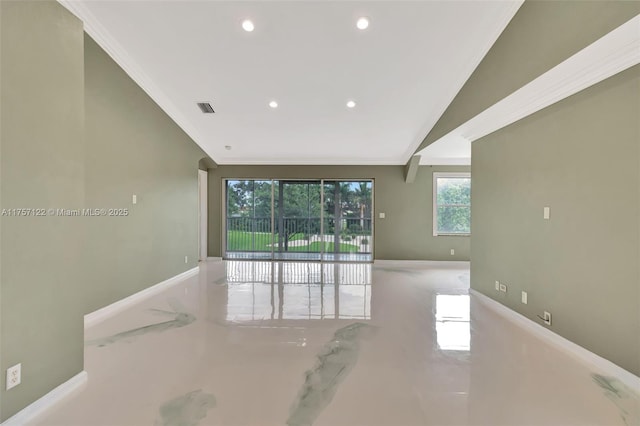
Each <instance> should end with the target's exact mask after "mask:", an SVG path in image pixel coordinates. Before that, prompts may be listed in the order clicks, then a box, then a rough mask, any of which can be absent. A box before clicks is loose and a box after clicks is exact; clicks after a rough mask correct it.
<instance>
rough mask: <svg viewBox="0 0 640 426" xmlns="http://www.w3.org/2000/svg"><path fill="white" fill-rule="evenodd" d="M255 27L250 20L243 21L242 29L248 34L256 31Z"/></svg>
mask: <svg viewBox="0 0 640 426" xmlns="http://www.w3.org/2000/svg"><path fill="white" fill-rule="evenodd" d="M254 28H255V27H254V25H253V22H252V21H251V20H249V19H245V20H244V21H242V29H243V30H245V31H246V32H248V33H250V32H251V31H253V30H254Z"/></svg>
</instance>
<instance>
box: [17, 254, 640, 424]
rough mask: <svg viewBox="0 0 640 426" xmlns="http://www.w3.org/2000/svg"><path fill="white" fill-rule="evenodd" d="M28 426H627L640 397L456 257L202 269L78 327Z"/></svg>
mask: <svg viewBox="0 0 640 426" xmlns="http://www.w3.org/2000/svg"><path fill="white" fill-rule="evenodd" d="M85 369H86V371H87V373H88V377H89V379H88V381H87V383H86V384H85V385H84V386H83V388H82V389H80V390H78V391H77V392H75V393H74V394H73V395H71V396H69V397H68V398H67V399H66V400H64V401H63V402H61V403H60V404H58V405H57V406H55V407H53V408H51V409H50V410H49V411H47V412H45V413H44V414H43V415H42V416H40V417H39V418H37V419H35V421H34V422H32V423H31V424H30V425H29V426H36V425H39V426H53V425H60V426H74V425H78V426H90V425H109V426H128V425H131V426H141V425H156V426H158V425H161V426H195V425H225V426H236V425H238V426H240V425H249V426H270V425H279V426H282V425H289V426H302V425H311V424H313V425H315V426H360V425H362V426H403V425H407V426H409V425H411V426H413V425H492V426H495V425H625V424H626V425H637V424H640V414H639V411H640V410H639V405H640V399H639V396H638V394H637V392H634V391H633V390H631V389H629V388H628V387H626V386H625V385H623V384H622V383H621V382H619V381H617V380H616V379H615V378H612V377H607V376H605V375H603V374H601V373H600V372H598V371H595V370H594V369H593V367H590V366H588V365H586V364H581V363H579V362H577V361H575V360H574V359H573V358H570V357H569V356H568V355H566V354H565V353H563V352H560V351H559V350H557V349H555V348H554V347H552V346H549V345H548V344H546V343H545V342H543V341H541V340H539V339H538V338H537V337H535V336H533V335H531V334H529V333H527V332H526V331H524V330H523V329H520V328H518V327H517V326H516V325H515V324H514V323H511V322H509V321H508V320H506V319H504V318H503V317H501V316H499V315H498V314H496V313H495V312H494V311H492V310H491V309H489V308H487V307H486V305H484V304H483V303H481V302H479V301H478V300H477V299H476V296H474V295H471V296H470V295H469V270H468V265H467V264H464V263H454V262H452V263H432V264H429V265H427V264H422V263H416V264H411V265H409V266H407V264H406V263H405V264H402V265H400V264H394V263H376V264H374V265H372V264H329V263H325V264H319V263H309V262H305V263H278V262H276V263H271V262H247V261H209V262H207V263H205V264H203V266H201V271H200V273H199V274H198V275H197V276H193V277H192V278H189V279H187V280H185V281H184V282H182V283H180V284H178V285H175V286H173V287H172V288H170V289H168V290H166V291H165V292H164V293H162V294H159V295H156V296H154V297H152V298H149V299H147V300H145V301H144V302H141V303H140V304H138V305H136V306H134V307H132V308H130V309H128V310H126V311H124V312H122V313H120V314H118V315H116V316H114V317H112V318H110V319H108V320H106V321H104V322H102V323H99V324H97V325H95V326H93V327H91V328H89V329H87V330H86V349H85Z"/></svg>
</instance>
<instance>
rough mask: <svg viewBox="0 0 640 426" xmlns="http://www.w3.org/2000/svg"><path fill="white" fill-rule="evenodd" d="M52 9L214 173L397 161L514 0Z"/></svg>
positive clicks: (99, 0)
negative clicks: (207, 107)
mask: <svg viewBox="0 0 640 426" xmlns="http://www.w3.org/2000/svg"><path fill="white" fill-rule="evenodd" d="M61 2H62V3H63V4H64V5H65V6H67V7H68V8H69V9H70V10H72V11H73V12H74V13H75V14H76V15H78V16H79V17H80V18H81V19H82V20H83V21H84V23H85V29H86V30H87V32H88V33H89V34H90V35H91V36H92V37H93V38H94V39H96V41H97V42H98V43H99V44H100V45H101V46H102V47H103V48H104V49H105V50H106V51H107V52H108V53H109V54H110V55H111V56H112V57H113V58H114V59H115V60H116V61H117V62H118V63H119V64H120V65H121V66H122V67H123V68H124V69H125V71H127V72H128V73H129V75H131V77H132V78H133V79H134V80H135V81H136V82H137V83H138V84H139V85H140V86H141V87H142V88H143V89H144V90H146V91H147V93H148V94H149V95H150V96H151V97H152V98H153V99H154V100H155V101H156V102H157V103H158V104H159V105H160V107H162V108H163V109H164V110H165V111H166V112H167V114H169V116H171V118H172V119H173V120H175V121H176V123H178V125H180V126H181V127H182V128H183V129H184V130H185V132H187V133H188V134H189V135H190V136H191V137H192V138H193V139H194V141H195V142H196V143H197V144H198V145H200V146H201V147H202V148H203V149H204V151H205V152H207V153H208V154H209V155H210V156H211V157H212V158H213V159H214V160H215V161H216V162H217V163H219V164H405V163H406V162H407V161H408V160H409V158H410V157H411V155H412V154H413V153H414V151H415V149H416V148H417V147H418V145H419V144H420V142H422V140H423V139H424V137H425V136H426V134H427V133H428V132H429V130H430V129H431V128H432V127H433V125H434V124H435V123H436V121H437V120H438V118H439V117H440V116H441V114H442V113H443V112H444V110H445V109H446V108H447V106H448V105H449V103H450V102H451V100H452V99H453V98H454V97H455V95H456V94H457V92H458V91H459V90H460V88H461V87H462V85H463V84H464V83H465V81H466V80H467V79H468V77H469V75H470V74H471V73H472V72H473V70H474V69H475V67H476V66H477V65H478V63H479V62H480V60H481V59H482V57H483V56H484V54H485V53H486V52H487V51H488V49H489V48H490V47H491V45H492V44H493V42H494V41H495V40H496V39H497V37H498V36H499V35H500V33H501V32H502V30H503V29H504V27H505V26H506V25H507V23H508V22H509V20H510V19H511V18H512V17H513V15H514V14H515V12H516V11H517V9H518V7H519V6H520V4H521V3H522V2H521V1H520V0H518V1H483V0H478V1H407V2H403V1H316V2H313V1H284V2H279V1H269V0H266V1H256V2H247V1H234V2H222V1H189V0H174V1H114V0H86V1H61ZM362 17H365V18H367V20H368V23H369V25H368V27H367V28H366V29H359V28H358V27H357V21H358V19H359V18H362ZM245 20H250V21H251V22H252V24H253V31H250V32H249V31H246V30H245V29H243V25H242V24H243V22H244V21H245ZM349 101H352V102H353V103H354V104H355V106H353V104H350V105H352V106H353V107H351V108H350V107H349V106H347V103H348V102H349ZM198 102H210V103H211V105H212V107H213V109H214V110H215V113H214V114H203V113H202V112H201V110H200V109H199V108H198V106H197V103H198ZM272 102H275V103H277V107H275V108H274V107H272V106H275V104H272V106H270V103H272Z"/></svg>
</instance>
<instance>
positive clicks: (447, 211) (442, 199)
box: [433, 173, 471, 236]
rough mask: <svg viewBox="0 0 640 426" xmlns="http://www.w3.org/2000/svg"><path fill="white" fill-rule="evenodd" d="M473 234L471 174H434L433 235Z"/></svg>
mask: <svg viewBox="0 0 640 426" xmlns="http://www.w3.org/2000/svg"><path fill="white" fill-rule="evenodd" d="M470 233H471V174H469V173H434V174H433V235H435V236H437V235H469V234H470Z"/></svg>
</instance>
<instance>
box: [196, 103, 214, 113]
mask: <svg viewBox="0 0 640 426" xmlns="http://www.w3.org/2000/svg"><path fill="white" fill-rule="evenodd" d="M198 108H200V111H202V112H203V113H205V114H213V113H214V112H215V111H214V110H213V107H212V106H211V104H210V103H209V102H198Z"/></svg>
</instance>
